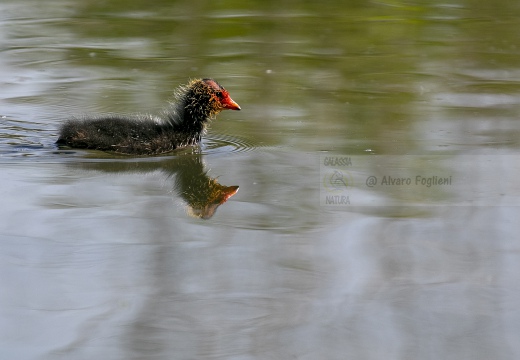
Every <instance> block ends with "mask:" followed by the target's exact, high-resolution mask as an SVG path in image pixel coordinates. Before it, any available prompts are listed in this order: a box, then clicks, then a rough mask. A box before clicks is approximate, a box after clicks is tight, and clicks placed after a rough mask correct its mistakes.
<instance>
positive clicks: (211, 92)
mask: <svg viewBox="0 0 520 360" xmlns="http://www.w3.org/2000/svg"><path fill="white" fill-rule="evenodd" d="M175 97H176V101H175V102H174V103H172V104H170V105H169V106H168V107H167V108H166V109H165V110H164V111H163V112H162V113H161V114H160V115H147V114H138V115H132V116H125V115H107V116H98V117H86V118H83V119H71V120H68V121H67V122H66V123H65V124H63V126H62V127H61V129H60V135H59V138H58V140H57V142H56V143H57V144H58V145H60V146H68V147H72V148H85V149H96V150H103V151H113V152H117V153H122V154H135V155H154V154H162V153H167V152H171V151H172V150H175V149H178V148H182V147H186V146H190V145H195V144H197V143H199V142H200V140H201V138H202V135H204V133H205V131H206V126H207V124H208V122H209V121H210V120H211V119H212V118H214V117H215V116H216V115H217V114H218V113H219V112H220V111H222V110H225V109H231V110H240V106H239V105H238V104H237V103H236V102H234V101H233V100H232V99H231V97H230V96H229V93H228V92H227V91H226V90H225V89H224V88H223V87H222V86H220V85H219V84H218V83H217V82H216V81H215V80H212V79H202V80H200V79H197V80H193V81H191V82H190V83H188V84H187V85H184V86H181V87H179V88H178V89H177V91H176V93H175Z"/></svg>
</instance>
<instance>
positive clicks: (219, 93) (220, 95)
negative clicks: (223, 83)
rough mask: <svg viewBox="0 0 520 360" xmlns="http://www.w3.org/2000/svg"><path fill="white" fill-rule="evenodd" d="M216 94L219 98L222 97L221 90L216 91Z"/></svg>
mask: <svg viewBox="0 0 520 360" xmlns="http://www.w3.org/2000/svg"><path fill="white" fill-rule="evenodd" d="M217 96H218V97H219V98H220V99H222V96H223V95H222V91H217Z"/></svg>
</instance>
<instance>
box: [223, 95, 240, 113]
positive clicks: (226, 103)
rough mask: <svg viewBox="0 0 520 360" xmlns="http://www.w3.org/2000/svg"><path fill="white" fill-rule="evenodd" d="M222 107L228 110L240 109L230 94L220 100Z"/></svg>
mask: <svg viewBox="0 0 520 360" xmlns="http://www.w3.org/2000/svg"><path fill="white" fill-rule="evenodd" d="M221 103H222V106H223V107H224V109H229V110H240V105H238V104H237V103H236V102H235V101H234V100H233V99H231V97H230V96H227V97H226V98H225V99H223V100H222V101H221Z"/></svg>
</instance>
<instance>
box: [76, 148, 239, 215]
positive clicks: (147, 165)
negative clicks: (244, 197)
mask: <svg viewBox="0 0 520 360" xmlns="http://www.w3.org/2000/svg"><path fill="white" fill-rule="evenodd" d="M77 165H79V166H81V167H82V168H83V169H88V170H96V171H103V172H111V173H113V172H116V173H132V172H136V173H151V172H155V171H157V170H159V171H161V172H163V173H165V174H166V175H167V176H168V179H172V181H173V182H174V186H173V188H174V190H175V192H176V193H177V194H178V195H179V196H180V197H181V198H182V199H183V200H184V201H185V202H186V205H187V209H186V212H187V214H188V215H189V216H192V217H196V218H200V219H210V218H211V217H212V216H213V215H214V214H215V212H216V211H217V209H218V207H219V206H220V205H222V204H224V203H225V202H226V201H227V200H228V199H229V198H230V197H232V196H233V195H235V194H236V193H237V191H238V186H226V185H222V184H220V183H219V182H218V180H217V178H212V177H210V176H209V175H208V171H207V170H206V169H205V165H204V161H203V160H202V156H201V155H198V154H197V155H185V154H182V155H179V156H177V157H175V158H169V159H164V160H160V161H143V160H141V161H139V160H138V161H131V162H127V161H122V162H119V161H114V162H100V163H79V164H77Z"/></svg>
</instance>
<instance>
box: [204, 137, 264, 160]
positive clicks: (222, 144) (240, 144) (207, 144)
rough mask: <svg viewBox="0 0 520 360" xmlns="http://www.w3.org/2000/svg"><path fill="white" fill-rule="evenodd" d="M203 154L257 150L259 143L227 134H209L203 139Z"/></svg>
mask: <svg viewBox="0 0 520 360" xmlns="http://www.w3.org/2000/svg"><path fill="white" fill-rule="evenodd" d="M201 147H202V154H205V155H210V154H223V153H235V152H246V151H252V150H255V149H256V148H257V147H258V145H256V144H254V143H253V142H252V141H250V140H248V139H243V138H240V137H237V136H232V135H225V134H209V135H208V136H206V138H205V139H204V140H203V141H202V146H201Z"/></svg>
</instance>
